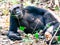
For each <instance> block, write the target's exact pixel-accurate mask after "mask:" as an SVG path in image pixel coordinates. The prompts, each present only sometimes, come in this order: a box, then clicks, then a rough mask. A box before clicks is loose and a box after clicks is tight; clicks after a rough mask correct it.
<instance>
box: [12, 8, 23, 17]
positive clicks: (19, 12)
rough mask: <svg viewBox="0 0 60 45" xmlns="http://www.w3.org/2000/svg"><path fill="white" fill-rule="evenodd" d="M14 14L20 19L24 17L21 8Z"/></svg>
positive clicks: (16, 9) (15, 10)
mask: <svg viewBox="0 0 60 45" xmlns="http://www.w3.org/2000/svg"><path fill="white" fill-rule="evenodd" d="M13 12H14V14H15V15H16V16H18V17H19V18H22V17H23V14H22V10H21V9H20V8H19V7H17V8H15V9H14V11H13Z"/></svg>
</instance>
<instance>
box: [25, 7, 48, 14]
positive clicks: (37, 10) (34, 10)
mask: <svg viewBox="0 0 60 45" xmlns="http://www.w3.org/2000/svg"><path fill="white" fill-rule="evenodd" d="M25 10H27V12H28V13H34V14H37V15H44V13H45V12H47V10H45V9H42V8H37V7H34V6H27V7H26V8H25Z"/></svg>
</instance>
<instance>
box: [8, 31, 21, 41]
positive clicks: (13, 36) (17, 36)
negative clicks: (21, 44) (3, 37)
mask: <svg viewBox="0 0 60 45" xmlns="http://www.w3.org/2000/svg"><path fill="white" fill-rule="evenodd" d="M7 36H8V38H9V39H11V40H13V41H14V40H22V38H21V37H20V34H19V33H14V32H13V31H9V33H8V34H7Z"/></svg>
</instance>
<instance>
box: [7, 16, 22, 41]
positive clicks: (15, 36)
mask: <svg viewBox="0 0 60 45" xmlns="http://www.w3.org/2000/svg"><path fill="white" fill-rule="evenodd" d="M17 28H18V21H17V19H16V18H15V17H13V16H10V29H9V32H8V34H7V36H8V37H9V38H10V39H11V40H21V37H20V34H19V33H18V32H17Z"/></svg>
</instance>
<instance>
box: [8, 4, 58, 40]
mask: <svg viewBox="0 0 60 45" xmlns="http://www.w3.org/2000/svg"><path fill="white" fill-rule="evenodd" d="M10 13H11V15H10V29H9V32H8V34H7V36H8V37H9V38H10V39H16V40H21V39H22V38H21V37H20V34H19V33H18V32H17V29H18V28H19V26H24V27H26V28H25V30H24V32H25V33H26V34H27V33H31V34H33V33H32V32H33V31H34V30H38V29H42V30H44V27H45V26H46V24H47V23H50V22H52V23H51V26H54V27H55V25H56V24H57V23H58V21H57V20H56V19H55V18H54V16H52V15H53V14H52V13H50V12H49V11H48V10H46V9H42V8H38V7H34V6H27V7H25V8H22V9H21V8H20V5H19V4H18V5H15V6H13V7H12V8H11V9H10ZM15 16H16V17H15ZM50 33H51V32H50Z"/></svg>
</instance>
